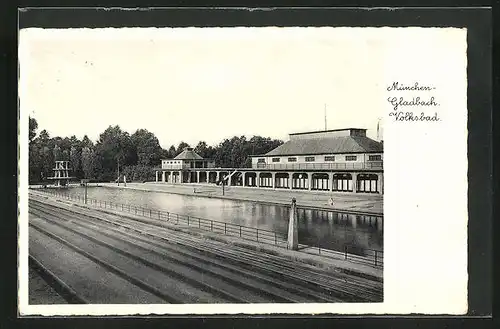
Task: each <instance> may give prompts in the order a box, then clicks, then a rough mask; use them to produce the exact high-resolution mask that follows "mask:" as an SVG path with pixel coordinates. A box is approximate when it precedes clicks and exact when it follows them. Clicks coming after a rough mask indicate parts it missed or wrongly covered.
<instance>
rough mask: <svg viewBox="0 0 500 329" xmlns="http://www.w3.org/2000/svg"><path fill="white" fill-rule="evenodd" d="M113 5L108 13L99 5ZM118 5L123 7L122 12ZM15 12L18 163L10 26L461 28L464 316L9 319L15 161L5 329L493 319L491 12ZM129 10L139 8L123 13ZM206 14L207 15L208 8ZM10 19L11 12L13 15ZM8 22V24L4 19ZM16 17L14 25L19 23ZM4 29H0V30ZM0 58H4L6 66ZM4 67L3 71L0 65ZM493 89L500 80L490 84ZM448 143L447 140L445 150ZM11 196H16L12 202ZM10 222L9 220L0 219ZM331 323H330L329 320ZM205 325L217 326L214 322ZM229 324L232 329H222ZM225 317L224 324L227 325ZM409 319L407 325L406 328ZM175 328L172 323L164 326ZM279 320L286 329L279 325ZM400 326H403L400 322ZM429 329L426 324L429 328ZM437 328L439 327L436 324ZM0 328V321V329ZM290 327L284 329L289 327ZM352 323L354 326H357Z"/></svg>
mask: <svg viewBox="0 0 500 329" xmlns="http://www.w3.org/2000/svg"><path fill="white" fill-rule="evenodd" d="M107 6H111V4H109V5H107ZM122 6H124V5H122ZM22 7H24V9H21V10H19V11H17V10H16V8H10V9H9V11H8V12H4V14H2V18H4V17H5V16H7V15H8V17H6V19H5V20H4V22H3V23H1V24H2V25H4V26H5V27H8V31H9V32H8V33H9V34H8V35H7V34H5V33H7V32H5V31H6V30H4V32H0V33H1V35H2V37H4V34H5V36H6V37H7V39H3V40H7V43H8V48H5V49H7V50H6V51H4V50H2V61H1V63H2V66H0V69H2V71H3V72H6V73H7V74H6V75H7V76H8V80H7V81H6V82H7V83H6V85H5V88H2V89H1V90H5V91H6V95H5V96H7V97H6V100H7V101H8V103H9V105H10V106H9V107H8V111H4V114H7V118H8V119H9V120H4V121H3V123H4V129H2V131H1V133H2V134H3V136H2V137H4V138H3V140H4V141H6V143H5V144H4V145H5V146H4V147H5V148H6V149H7V150H8V151H9V152H10V154H12V157H10V159H15V158H16V159H17V151H18V146H17V143H16V141H17V132H18V126H17V120H18V112H17V68H18V65H17V27H18V26H17V19H18V17H19V28H24V27H46V28H49V27H51V28H70V27H123V26H127V27H131V26H138V27H159V26H170V27H185V26H361V27H362V26H366V27H368V26H376V27H381V26H401V27H405V26H424V27H447V26H454V27H466V28H467V29H468V37H467V41H468V49H467V58H468V66H467V75H468V91H467V94H468V131H469V135H468V161H469V163H468V164H469V168H468V180H469V193H468V209H469V227H468V238H469V244H468V249H469V255H468V256H469V257H468V271H469V298H468V299H469V314H468V317H455V318H453V319H452V318H451V317H447V316H439V317H426V319H422V318H420V319H418V320H417V318H418V316H419V315H418V314H415V315H410V316H405V318H406V319H401V318H399V319H389V318H388V317H387V316H361V317H359V316H343V315H330V316H315V317H314V318H313V317H311V316H293V315H291V316H289V315H281V316H280V315H266V316H257V317H254V316H248V315H243V316H241V315H240V316H203V317H201V316H193V317H189V316H187V317H180V316H158V317H154V316H153V317H141V318H135V317H133V318H132V317H120V318H117V317H98V318H86V317H74V318H72V319H68V318H51V319H50V320H49V319H40V318H36V317H33V318H30V317H24V318H17V312H18V311H17V222H16V220H15V219H16V218H17V162H16V161H11V162H9V161H7V162H4V163H3V164H2V174H3V175H4V176H3V177H5V178H6V179H5V182H4V184H2V185H3V186H5V187H6V186H9V187H11V188H12V189H10V188H4V189H2V198H1V202H2V203H3V204H6V206H7V207H8V208H7V210H6V211H5V212H4V214H8V215H7V216H6V215H4V216H2V217H4V219H3V223H2V224H3V225H2V243H3V245H2V247H3V248H2V250H3V251H4V252H3V254H4V259H5V260H8V262H7V263H8V266H4V267H3V268H4V270H3V271H0V272H2V278H1V285H2V286H1V289H2V290H1V291H2V294H1V295H2V298H3V303H2V305H3V306H4V307H2V310H3V311H4V312H6V313H5V314H3V315H4V316H3V317H2V320H5V319H7V321H8V327H16V328H17V327H19V328H26V327H33V326H34V325H36V326H37V327H38V326H40V325H42V326H45V325H46V326H48V327H63V326H71V327H73V326H76V327H82V328H83V327H87V326H89V325H92V326H97V327H104V326H106V327H108V326H110V325H111V326H123V325H133V326H139V325H145V324H147V325H162V324H166V323H169V324H172V323H171V322H170V320H169V321H168V322H162V321H165V319H170V318H177V319H176V320H175V322H173V324H174V325H175V326H179V325H181V324H182V325H187V326H191V325H192V326H198V325H204V326H206V325H213V326H214V327H220V326H222V325H224V326H227V325H230V326H231V327H237V326H241V325H242V326H244V327H245V326H247V325H249V324H250V322H249V321H247V320H246V318H249V317H251V318H252V321H251V325H253V326H264V325H266V326H270V327H276V326H278V327H280V326H281V325H289V322H288V320H284V319H283V318H288V319H289V318H296V321H294V322H295V325H298V326H311V327H326V326H329V325H332V324H333V323H335V325H353V322H354V321H353V320H355V319H359V318H362V319H361V322H364V321H365V320H367V321H370V325H372V326H373V325H374V326H375V327H377V326H379V325H380V326H384V327H385V326H387V325H389V324H390V325H391V326H396V327H399V326H400V325H401V326H402V327H403V326H404V327H410V328H411V327H415V325H416V326H418V325H419V323H420V326H421V325H424V326H427V325H431V326H432V324H434V325H436V324H438V325H439V323H441V324H442V325H444V324H452V326H453V327H455V325H457V326H460V327H461V326H465V325H467V323H470V322H469V321H470V318H471V317H474V316H479V317H488V316H489V315H491V313H492V295H493V294H492V292H493V285H492V271H493V267H492V232H493V231H492V228H493V221H492V218H493V217H492V214H493V208H492V206H493V204H492V191H493V190H492V184H491V182H492V164H493V163H492V159H493V154H492V92H491V91H492V52H491V49H492V48H491V47H492V36H493V30H492V10H491V9H489V8H487V7H483V8H398V9H387V8H379V9H370V10H368V9H366V8H365V9H360V8H275V9H273V10H269V9H258V10H248V9H245V8H225V9H221V8H219V9H209V8H183V9H182V8H168V9H165V8H162V9H160V8H155V9H143V10H122V9H119V8H115V9H111V10H109V9H104V8H101V9H95V8H79V9H77V10H75V8H66V9H61V8H58V9H56V8H32V7H29V6H28V5H24V6H22ZM128 7H137V5H128ZM212 7H213V6H212ZM12 10H16V12H14V13H13V12H12ZM5 14H7V15H5ZM18 15H19V16H18ZM4 26H0V27H1V28H3V27H4ZM3 59H6V61H4V60H3ZM4 63H5V65H3V64H4ZM2 82H3V81H2ZM495 82H496V85H495V86H496V87H498V79H497V80H495ZM450 142H452V141H450ZM13 191H15V192H14V193H13ZM7 219H8V220H7ZM332 317H335V320H334V321H335V322H331V321H328V320H329V319H331V318H332ZM213 318H216V320H215V321H213ZM221 318H223V319H225V320H230V322H226V321H223V320H222V319H221ZM228 318H230V319H228ZM408 319H413V320H411V321H407V320H408ZM172 320H174V319H172ZM284 321H285V322H284ZM402 321H403V322H402ZM429 321H431V322H429ZM443 321H444V322H443ZM2 322H3V323H5V322H4V321H2ZM287 322H288V323H287ZM358 323H359V322H358ZM398 323H399V324H398Z"/></svg>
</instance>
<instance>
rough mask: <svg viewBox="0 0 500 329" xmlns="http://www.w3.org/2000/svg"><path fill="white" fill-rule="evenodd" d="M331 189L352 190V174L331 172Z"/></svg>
mask: <svg viewBox="0 0 500 329" xmlns="http://www.w3.org/2000/svg"><path fill="white" fill-rule="evenodd" d="M333 191H342V192H352V175H351V174H333Z"/></svg>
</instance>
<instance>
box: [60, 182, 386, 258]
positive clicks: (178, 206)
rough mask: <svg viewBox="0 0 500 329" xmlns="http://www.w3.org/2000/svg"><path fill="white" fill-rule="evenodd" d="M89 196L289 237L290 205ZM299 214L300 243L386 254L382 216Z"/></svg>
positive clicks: (148, 195) (125, 194)
mask: <svg viewBox="0 0 500 329" xmlns="http://www.w3.org/2000/svg"><path fill="white" fill-rule="evenodd" d="M61 192H62V193H69V194H72V195H76V194H78V195H81V196H83V194H84V188H82V187H74V188H69V189H65V190H61ZM88 197H89V198H93V199H98V200H109V201H112V202H116V203H124V204H133V205H138V206H142V207H147V208H152V209H160V210H165V211H169V212H172V213H178V214H185V215H189V216H194V217H201V218H206V219H212V220H217V221H221V222H227V223H233V224H238V225H243V226H249V227H258V228H260V229H265V230H271V231H277V232H279V233H282V234H283V235H284V236H285V235H286V234H287V230H288V219H289V214H290V212H289V208H288V207H286V206H278V205H267V204H266V205H265V204H259V203H255V202H249V201H234V200H223V199H216V198H205V197H195V196H187V195H178V194H168V193H161V192H144V191H138V190H126V189H115V188H108V187H88ZM299 207H300V204H299ZM297 214H298V224H299V243H302V244H307V245H314V246H318V245H319V246H321V247H322V248H326V249H332V250H337V251H343V250H344V245H349V246H350V247H349V251H350V252H351V253H356V254H360V255H365V254H370V253H369V252H367V251H366V249H376V250H383V220H382V218H381V217H378V216H364V215H354V214H345V213H337V212H332V211H326V210H314V209H303V208H299V209H298V211H297Z"/></svg>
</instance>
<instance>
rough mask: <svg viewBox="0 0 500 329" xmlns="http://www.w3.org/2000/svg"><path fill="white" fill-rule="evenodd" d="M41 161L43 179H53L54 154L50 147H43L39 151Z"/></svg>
mask: <svg viewBox="0 0 500 329" xmlns="http://www.w3.org/2000/svg"><path fill="white" fill-rule="evenodd" d="M39 154H40V159H41V173H40V176H41V179H42V180H45V179H46V178H48V177H52V168H54V153H53V152H51V151H50V148H49V147H48V146H42V147H41V148H40V149H39Z"/></svg>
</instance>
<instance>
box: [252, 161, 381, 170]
mask: <svg viewBox="0 0 500 329" xmlns="http://www.w3.org/2000/svg"><path fill="white" fill-rule="evenodd" d="M256 167H257V168H258V169H268V170H370V169H371V170H382V169H383V168H384V165H383V162H382V161H373V162H345V163H286V164H280V163H257V165H256Z"/></svg>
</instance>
